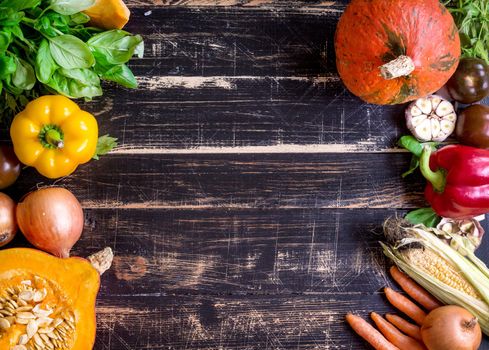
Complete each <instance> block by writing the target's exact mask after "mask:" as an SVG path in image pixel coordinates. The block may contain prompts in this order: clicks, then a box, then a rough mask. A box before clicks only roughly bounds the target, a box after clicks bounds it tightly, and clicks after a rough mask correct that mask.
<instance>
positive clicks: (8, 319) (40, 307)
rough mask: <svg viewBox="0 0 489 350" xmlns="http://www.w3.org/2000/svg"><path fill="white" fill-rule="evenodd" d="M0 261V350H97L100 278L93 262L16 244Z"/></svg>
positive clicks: (4, 253) (0, 253)
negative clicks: (17, 246)
mask: <svg viewBox="0 0 489 350" xmlns="http://www.w3.org/2000/svg"><path fill="white" fill-rule="evenodd" d="M0 262H1V263H0V349H2V350H11V349H16V350H17V349H41V348H42V349H53V350H90V349H92V347H93V344H94V341H95V327H96V322H95V299H96V296H97V292H98V289H99V285H100V277H99V273H98V272H97V270H96V269H95V268H94V267H93V266H92V265H91V264H90V262H89V261H87V260H85V259H81V258H69V259H59V258H56V257H54V256H51V255H49V254H46V253H43V252H40V251H38V250H34V249H27V248H13V249H6V250H2V251H0ZM41 344H43V345H42V346H41Z"/></svg>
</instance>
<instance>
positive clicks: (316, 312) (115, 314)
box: [95, 292, 489, 350]
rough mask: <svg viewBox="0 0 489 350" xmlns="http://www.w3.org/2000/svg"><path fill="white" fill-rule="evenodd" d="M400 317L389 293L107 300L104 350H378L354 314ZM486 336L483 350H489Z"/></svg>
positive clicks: (99, 345)
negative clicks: (356, 328)
mask: <svg viewBox="0 0 489 350" xmlns="http://www.w3.org/2000/svg"><path fill="white" fill-rule="evenodd" d="M373 310H375V311H377V312H378V313H380V314H384V313H386V312H394V310H393V309H392V308H390V307H389V306H387V305H386V301H385V298H384V296H383V295H382V294H381V293H372V294H367V293H365V294H361V295H348V296H344V295H343V296H342V295H317V296H282V297H280V296H249V295H245V296H219V297H215V296H207V295H197V296H195V295H189V296H172V295H167V294H166V293H164V292H163V293H162V294H161V295H160V296H146V297H123V298H118V297H112V298H111V297H107V298H102V299H100V301H99V307H98V327H99V328H98V338H97V341H96V346H95V349H96V350H132V349H134V350H136V349H138V350H140V349H141V350H142V349H147V350H150V349H151V350H157V349H209V350H210V349H239V350H251V349H262V350H265V349H267V350H269V349H270V350H272V349H273V350H275V349H325V350H337V349H344V350H346V349H348V350H365V349H370V347H369V346H368V344H366V343H364V342H363V341H362V340H361V339H359V337H358V336H357V335H355V334H354V333H353V332H352V330H351V329H350V328H349V327H348V325H347V324H346V323H345V322H344V315H345V313H347V312H355V313H357V314H359V315H361V316H362V317H365V318H368V317H369V316H368V315H369V313H370V311H373ZM488 349H489V342H488V341H487V339H484V341H483V344H482V345H481V347H480V348H479V350H488Z"/></svg>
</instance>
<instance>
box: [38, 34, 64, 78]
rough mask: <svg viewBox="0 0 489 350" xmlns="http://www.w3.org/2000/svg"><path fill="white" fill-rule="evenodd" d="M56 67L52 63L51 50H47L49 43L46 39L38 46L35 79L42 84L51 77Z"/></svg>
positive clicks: (54, 63)
mask: <svg viewBox="0 0 489 350" xmlns="http://www.w3.org/2000/svg"><path fill="white" fill-rule="evenodd" d="M58 67H59V66H58V65H57V64H56V62H54V59H53V56H52V55H51V50H49V43H48V41H47V40H46V39H43V41H41V44H40V45H39V50H38V51H37V56H36V75H37V79H38V80H39V81H40V82H41V83H44V84H47V83H48V81H49V80H50V79H51V77H52V76H53V74H54V72H55V71H56V69H58Z"/></svg>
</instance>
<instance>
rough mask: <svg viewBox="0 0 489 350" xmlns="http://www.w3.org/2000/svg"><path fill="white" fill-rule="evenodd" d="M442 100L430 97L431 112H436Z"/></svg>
mask: <svg viewBox="0 0 489 350" xmlns="http://www.w3.org/2000/svg"><path fill="white" fill-rule="evenodd" d="M441 102H442V99H441V98H440V97H438V96H435V95H433V96H432V97H431V110H436V108H437V107H438V106H439V105H440V103H441Z"/></svg>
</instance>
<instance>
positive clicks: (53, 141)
mask: <svg viewBox="0 0 489 350" xmlns="http://www.w3.org/2000/svg"><path fill="white" fill-rule="evenodd" d="M63 139H64V135H63V132H62V131H61V129H60V128H59V127H58V126H56V125H45V126H44V127H43V128H42V130H41V132H40V133H39V140H40V141H41V143H42V145H43V146H44V147H46V148H52V149H61V148H63V147H64V145H65V144H64V141H63Z"/></svg>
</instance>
